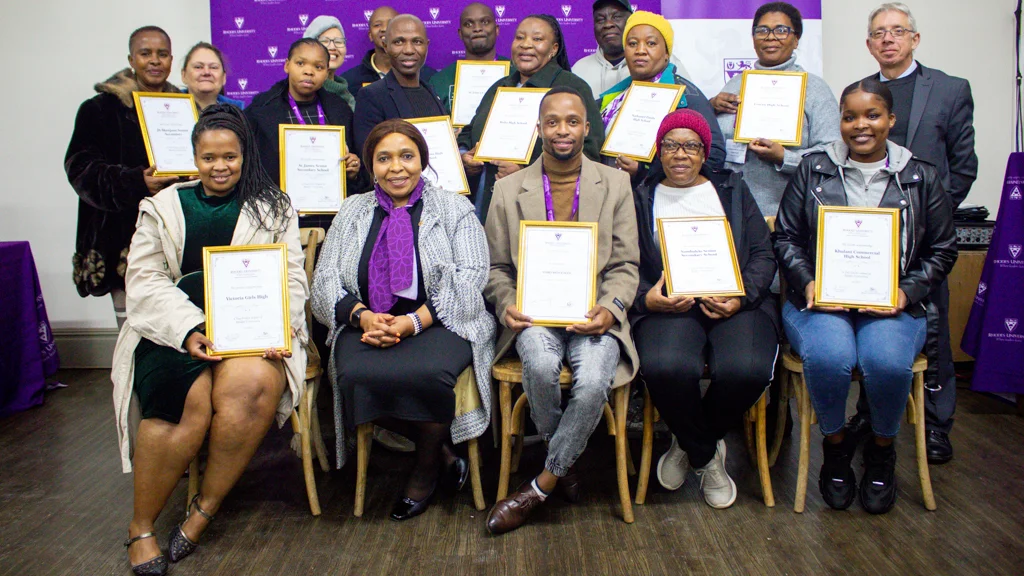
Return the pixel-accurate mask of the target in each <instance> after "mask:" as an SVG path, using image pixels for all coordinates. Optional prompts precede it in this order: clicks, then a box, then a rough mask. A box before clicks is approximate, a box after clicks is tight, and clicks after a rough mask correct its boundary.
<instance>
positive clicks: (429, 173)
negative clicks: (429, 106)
mask: <svg viewBox="0 0 1024 576" xmlns="http://www.w3.org/2000/svg"><path fill="white" fill-rule="evenodd" d="M408 122H409V123H410V124H412V125H413V126H415V127H416V129H417V130H419V131H420V134H422V135H423V139H424V140H426V141H427V149H428V150H430V160H429V161H428V162H429V165H428V166H427V169H426V170H424V171H423V177H424V178H426V179H427V180H430V181H431V182H432V183H433V184H434V185H435V186H437V187H438V188H441V189H442V190H448V191H451V192H458V193H459V194H469V182H468V181H466V169H465V168H463V167H462V154H460V153H459V145H458V143H457V142H456V141H455V131H454V130H453V129H452V121H451V118H449V117H447V116H430V117H428V118H409V119H408Z"/></svg>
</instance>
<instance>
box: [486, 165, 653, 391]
mask: <svg viewBox="0 0 1024 576" xmlns="http://www.w3.org/2000/svg"><path fill="white" fill-rule="evenodd" d="M542 161H543V156H542V157H541V158H538V159H537V161H536V162H534V163H533V164H531V165H530V166H528V167H526V168H524V169H523V170H520V171H519V172H515V173H513V174H511V175H510V176H506V177H505V178H502V179H501V180H498V182H497V183H496V184H495V185H494V195H493V197H492V198H491V206H490V210H489V211H488V213H487V223H486V224H485V225H484V229H485V230H486V231H487V244H488V245H489V246H490V250H491V272H490V276H489V277H488V279H487V286H486V287H485V288H484V298H486V299H487V301H488V302H490V303H491V304H493V305H494V310H495V314H496V315H497V316H498V322H500V323H501V325H502V326H503V327H504V328H503V330H502V332H501V335H500V336H499V337H498V344H497V353H496V354H495V355H494V359H495V360H499V359H501V358H502V357H503V356H504V355H505V353H506V352H508V350H509V348H511V347H512V343H513V342H514V341H515V336H516V333H515V332H513V331H512V330H511V329H509V328H508V327H507V326H505V309H506V308H508V307H509V306H515V304H516V277H517V276H516V270H517V268H516V267H517V262H516V260H517V259H518V258H519V222H520V221H521V220H545V218H546V214H545V208H544V185H543V183H542V181H541V162H542ZM581 170H582V173H581V175H580V178H581V181H580V213H579V221H580V222H597V230H598V246H597V268H598V270H600V272H599V273H598V278H597V303H598V304H599V305H601V306H604V307H605V308H607V309H608V310H609V311H610V312H611V313H612V315H613V316H615V324H614V325H612V328H611V330H609V331H608V333H609V334H611V335H612V336H614V337H615V338H616V339H618V341H619V343H620V345H621V347H622V352H623V353H622V355H621V357H620V360H619V366H618V369H617V370H616V372H615V382H614V384H613V386H614V387H618V386H622V385H623V384H627V383H628V382H630V381H631V380H632V379H633V377H634V376H636V372H637V369H638V367H639V366H640V361H639V358H638V357H637V354H636V348H635V347H634V346H633V339H632V338H630V335H629V322H628V321H627V319H626V311H627V310H629V307H630V306H631V305H632V304H633V298H634V297H635V296H636V288H637V285H638V283H639V281H640V274H639V271H638V266H639V262H640V249H639V245H638V242H637V236H636V234H637V232H636V212H635V210H634V208H633V192H632V190H631V189H630V186H629V175H628V174H626V173H625V172H620V171H618V170H614V169H612V168H609V167H607V166H603V165H601V164H598V163H597V162H594V161H592V160H589V159H587V158H583V167H582V169H581Z"/></svg>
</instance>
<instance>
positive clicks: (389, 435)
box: [373, 426, 416, 452]
mask: <svg viewBox="0 0 1024 576" xmlns="http://www.w3.org/2000/svg"><path fill="white" fill-rule="evenodd" d="M373 439H374V440H376V441H377V443H379V444H380V445H381V446H383V447H385V448H387V449H388V450H391V451H393V452H415V451H416V444H413V441H412V440H409V439H408V438H406V437H405V436H402V435H401V434H396V433H394V432H392V431H391V430H386V429H384V428H381V427H380V426H374V427H373Z"/></svg>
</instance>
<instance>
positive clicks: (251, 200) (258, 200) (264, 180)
mask: <svg viewBox="0 0 1024 576" xmlns="http://www.w3.org/2000/svg"><path fill="white" fill-rule="evenodd" d="M318 44H319V43H318ZM209 130H230V131H231V132H234V133H235V136H237V137H238V143H239V144H240V145H241V147H242V174H241V177H240V178H239V179H238V184H237V185H235V194H237V195H238V203H239V204H240V205H241V206H242V210H244V211H246V212H247V213H248V214H249V216H250V217H252V219H253V220H255V221H256V222H257V223H258V226H259V228H262V229H263V230H267V231H268V232H279V231H283V230H284V229H285V227H286V226H287V223H288V221H289V219H290V218H291V217H292V216H293V215H294V210H292V205H291V202H289V201H288V197H287V196H285V194H284V192H282V191H281V189H280V188H278V187H277V185H276V184H274V181H273V180H271V179H270V176H268V175H267V171H266V170H264V169H263V163H262V162H260V155H259V153H258V152H257V151H256V137H255V136H253V133H252V130H251V129H250V128H249V123H248V122H246V120H245V116H244V115H243V114H242V110H241V109H239V108H238V107H237V106H233V105H231V104H214V105H213V106H210V107H208V108H207V109H206V110H203V112H202V114H200V115H199V121H198V122H196V126H195V128H193V129H192V153H193V154H195V151H196V146H197V145H198V144H199V136H200V135H202V133H203V132H207V131H209ZM268 220H269V221H270V224H268V222H267V221H268ZM273 223H276V225H277V228H272V227H271V226H273V225H274V224H273Z"/></svg>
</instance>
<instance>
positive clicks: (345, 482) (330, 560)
mask: <svg viewBox="0 0 1024 576" xmlns="http://www.w3.org/2000/svg"><path fill="white" fill-rule="evenodd" d="M61 379H62V380H63V381H64V382H67V383H69V384H70V385H71V387H70V388H68V389H65V390H61V391H58V392H55V393H52V394H50V395H49V396H48V398H47V401H46V404H45V405H44V406H43V407H41V408H38V409H34V410H31V411H29V412H25V413H22V414H18V415H15V416H12V417H10V418H7V419H6V420H3V421H0V574H3V575H7V574H11V575H19V576H28V575H36V574H39V575H54V576H56V575H69V576H70V575H75V576H79V575H89V576H92V575H104V574H116V575H125V574H129V573H130V572H129V570H128V565H127V560H126V556H125V552H124V548H123V547H122V545H121V542H122V541H123V540H124V538H125V532H126V530H127V525H128V520H129V518H130V515H131V505H132V483H131V476H130V475H124V474H121V471H120V463H119V458H118V451H117V445H116V435H115V429H114V420H113V410H112V401H111V384H110V381H109V379H108V374H107V373H106V372H103V371H74V372H67V373H63V374H61ZM323 404H327V402H323ZM325 421H327V422H329V421H330V420H325ZM286 432H287V429H286V430H284V431H278V430H276V429H275V430H274V431H273V432H272V433H271V434H270V435H269V436H268V438H267V440H266V442H265V443H264V446H263V447H262V448H261V449H260V451H259V453H258V454H257V457H256V459H255V460H254V461H253V462H252V465H251V466H250V469H249V470H248V471H247V472H246V474H245V475H244V476H243V477H242V480H241V481H240V483H239V484H238V486H237V487H236V489H235V490H234V492H233V493H232V494H231V496H230V497H229V498H228V500H227V501H226V502H225V504H224V506H223V507H222V509H221V510H220V512H219V513H218V515H217V520H216V522H214V523H213V525H212V526H211V527H210V529H209V530H208V532H207V533H206V535H205V536H204V538H203V546H202V547H201V548H200V549H199V551H198V552H196V553H195V554H194V555H193V556H191V557H189V558H187V559H186V560H184V561H183V562H182V563H180V564H177V565H173V566H172V568H171V571H170V573H171V574H174V575H179V576H184V575H189V574H211V575H212V574H224V575H238V574H245V575H257V574H281V575H289V576H294V575H306V574H315V575H332V574H474V575H475V574H627V573H628V574H630V575H639V574H687V573H694V574H798V575H800V574H900V575H906V574H929V575H937V574H1020V573H1021V570H1022V568H1021V562H1022V560H1024V480H1022V478H1024V474H1022V473H1024V418H1021V417H1020V416H1018V415H1017V414H1016V410H1015V409H1014V408H1013V407H1012V406H1010V405H1007V404H1005V403H1001V402H999V401H997V400H994V399H992V398H989V397H986V396H982V395H978V394H974V393H971V392H969V391H966V390H963V389H962V390H961V396H960V403H959V412H958V415H957V425H956V429H955V434H954V436H953V438H954V441H955V447H956V451H957V452H956V459H954V460H953V462H952V463H950V464H948V465H946V466H941V467H938V466H936V467H932V481H933V483H934V487H935V494H936V497H937V499H938V510H937V511H935V512H927V511H925V509H924V508H923V507H922V506H921V500H920V487H919V485H918V484H917V474H916V470H915V468H914V464H913V462H914V461H913V458H912V455H913V438H912V435H911V433H910V429H909V428H907V427H905V429H904V431H903V432H901V435H900V438H899V441H898V447H899V462H898V464H897V466H898V468H897V475H898V479H899V483H900V491H899V498H900V499H899V502H898V503H897V505H896V508H895V509H894V510H893V511H892V512H890V513H889V514H887V515H885V516H880V517H876V516H870V515H868V514H866V513H865V512H864V511H862V510H861V509H860V508H859V506H858V505H857V504H855V505H854V507H853V508H851V509H850V510H848V511H845V512H836V511H833V510H830V509H827V507H825V505H824V504H823V503H822V501H821V498H820V496H819V495H818V491H817V487H816V484H817V470H818V467H819V466H820V462H821V449H820V447H819V442H820V436H819V435H818V434H817V432H814V436H813V437H812V441H813V442H814V445H813V448H812V450H811V454H812V456H811V478H810V482H811V486H810V487H809V489H808V502H807V511H806V512H805V513H804V514H802V515H801V514H795V513H794V512H793V511H792V503H793V495H794V490H795V482H796V452H797V450H796V446H795V445H794V444H793V443H791V442H790V441H788V440H787V443H786V445H785V446H784V448H783V453H782V455H780V458H779V463H778V465H777V466H776V467H775V468H774V469H773V473H772V480H773V482H774V487H775V497H776V501H777V503H778V505H777V506H776V507H775V508H774V509H768V508H765V506H764V505H763V504H762V501H761V495H760V487H759V484H758V480H757V476H756V472H755V471H754V470H753V469H751V467H750V465H749V463H748V460H747V454H746V452H745V450H744V448H743V445H742V441H741V438H740V436H739V435H738V434H733V435H731V436H730V437H729V438H728V443H729V457H728V461H729V470H730V472H731V473H732V475H733V478H734V479H735V480H736V483H737V485H738V486H739V491H740V494H739V498H738V499H737V501H736V504H735V506H733V507H732V508H730V509H728V510H713V509H711V508H709V507H708V506H706V505H705V504H704V503H703V501H702V500H700V495H699V491H698V489H697V482H696V480H695V478H694V477H693V476H692V475H691V476H690V478H689V479H688V480H687V482H686V484H685V485H684V486H683V488H682V489H681V490H679V491H678V492H675V493H669V492H666V491H664V490H662V489H661V488H660V487H659V486H657V482H656V481H655V480H654V476H653V475H652V490H651V494H650V495H649V496H648V503H647V504H646V505H644V506H637V507H635V511H636V523H635V524H633V525H626V524H624V523H623V522H622V521H621V520H620V519H619V509H618V497H617V495H616V494H617V493H616V490H615V483H614V473H613V463H614V456H613V450H612V444H611V442H610V441H609V440H608V438H607V437H606V436H605V435H604V432H603V431H602V429H601V428H599V429H598V432H597V433H596V434H595V435H594V438H593V440H592V441H591V444H590V447H589V448H588V450H587V452H586V453H585V455H584V457H583V459H582V460H581V463H580V465H581V467H582V469H583V471H584V472H585V477H586V478H587V480H588V483H587V484H586V485H585V493H584V499H583V501H582V502H581V503H579V504H576V505H568V504H565V503H563V502H561V501H552V502H551V503H550V504H548V505H546V506H545V507H544V508H543V509H541V510H540V511H539V513H537V514H536V515H535V520H534V521H533V522H532V523H531V524H529V525H528V526H526V527H524V528H522V529H520V530H518V531H516V532H513V533H511V534H507V535H505V536H502V537H489V536H487V534H486V531H485V530H484V516H485V515H484V513H480V512H477V511H476V510H474V509H473V507H472V500H471V496H470V494H469V493H468V491H467V492H464V493H462V494H460V495H458V496H457V497H456V498H454V499H448V500H444V501H441V502H439V503H436V504H435V505H434V506H433V507H432V508H431V509H430V510H429V511H428V512H427V513H426V514H425V515H423V516H421V517H419V518H416V519H414V520H412V521H409V522H405V523H402V524H397V523H394V522H391V521H389V520H388V519H387V512H388V510H389V509H390V506H391V504H392V502H393V500H394V499H395V498H396V496H397V495H398V493H399V491H400V489H401V486H402V484H403V482H404V478H405V473H406V471H407V470H408V469H409V466H410V464H411V460H410V458H409V457H408V456H407V455H398V454H393V453H389V452H387V451H386V450H383V449H380V448H378V449H375V450H374V452H373V458H372V460H371V462H370V473H369V487H368V491H367V503H366V504H367V510H366V515H365V516H364V517H363V518H362V519H358V518H354V517H353V516H352V501H353V494H354V485H355V481H354V473H353V472H352V468H353V467H354V466H353V467H348V468H347V469H345V470H342V471H336V472H332V473H331V474H329V475H328V474H320V473H319V471H318V475H319V476H318V478H319V481H318V483H319V488H320V502H321V504H322V505H323V515H322V516H321V517H320V518H318V519H314V518H313V517H311V516H310V515H309V509H308V507H307V505H306V499H305V490H304V488H303V483H302V476H301V469H300V464H299V460H298V459H297V458H295V456H294V454H293V453H292V452H291V451H290V450H289V449H288V441H289V437H290V433H286ZM482 444H485V445H487V446H486V450H485V451H484V463H485V470H484V488H485V491H486V494H487V496H488V499H489V500H488V503H489V504H490V503H492V501H491V499H493V495H494V489H495V485H496V478H495V476H496V470H497V463H496V457H495V453H494V451H493V449H491V448H490V446H489V444H490V443H489V442H484V443H482ZM666 444H667V443H666V441H665V439H661V440H659V441H658V443H657V444H656V446H655V458H657V456H658V455H660V454H661V452H662V451H664V449H665V448H666ZM632 447H633V454H634V455H635V456H636V457H637V458H639V456H638V454H639V441H638V440H635V439H634V440H633V441H632ZM541 456H542V455H541V454H540V453H539V452H538V450H537V449H536V448H533V449H531V448H527V451H526V453H525V454H524V457H523V468H522V469H523V470H524V471H525V470H529V471H535V470H538V469H539V467H540V465H541V464H542V458H541ZM858 460H859V457H858ZM353 461H354V459H353ZM856 469H857V470H858V471H859V466H857V468H856ZM858 474H859V472H858ZM524 477H525V476H524V475H520V476H519V478H514V479H513V481H514V482H515V483H517V482H518V481H519V480H521V479H523V478H524ZM633 482H634V484H635V480H633ZM185 489H186V486H185V481H184V480H183V481H182V482H181V484H180V486H179V487H178V489H177V491H176V492H175V494H174V496H173V497H172V501H171V504H170V505H169V507H168V509H167V510H165V512H164V514H163V515H162V516H161V517H160V519H159V520H158V522H157V529H158V532H159V533H160V542H161V547H163V546H165V544H166V534H167V533H168V532H169V531H170V529H171V528H172V526H174V524H175V523H176V522H178V521H179V520H180V518H181V516H182V514H183V510H184V504H185V502H184V501H185Z"/></svg>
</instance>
